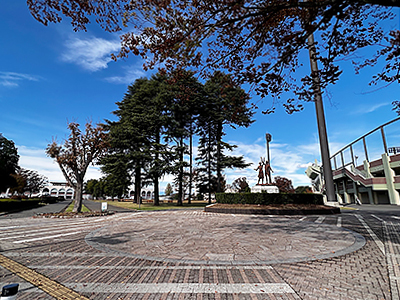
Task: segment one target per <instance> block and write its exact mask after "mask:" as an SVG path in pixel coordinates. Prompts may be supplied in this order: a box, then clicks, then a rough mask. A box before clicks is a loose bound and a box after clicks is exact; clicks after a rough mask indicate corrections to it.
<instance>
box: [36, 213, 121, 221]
mask: <svg viewBox="0 0 400 300" xmlns="http://www.w3.org/2000/svg"><path fill="white" fill-rule="evenodd" d="M113 214H114V212H113V211H106V212H101V211H89V212H82V213H73V212H61V213H52V214H50V213H46V214H37V215H36V216H34V218H52V219H53V218H60V219H72V218H88V217H101V216H108V215H113Z"/></svg>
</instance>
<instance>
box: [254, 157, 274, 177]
mask: <svg viewBox="0 0 400 300" xmlns="http://www.w3.org/2000/svg"><path fill="white" fill-rule="evenodd" d="M260 159H261V161H260V163H259V164H258V167H257V169H254V170H256V171H258V182H257V184H260V180H261V184H264V175H265V183H266V184H270V183H272V180H271V172H274V171H273V170H272V168H271V165H270V163H269V161H265V158H264V157H260Z"/></svg>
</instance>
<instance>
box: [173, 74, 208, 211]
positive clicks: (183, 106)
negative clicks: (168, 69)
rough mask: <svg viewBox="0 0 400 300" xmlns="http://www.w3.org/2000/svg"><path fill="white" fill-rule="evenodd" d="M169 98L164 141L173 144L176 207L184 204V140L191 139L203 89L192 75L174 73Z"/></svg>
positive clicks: (185, 150) (186, 164)
mask: <svg viewBox="0 0 400 300" xmlns="http://www.w3.org/2000/svg"><path fill="white" fill-rule="evenodd" d="M168 83H169V88H170V92H169V97H168V102H167V114H168V116H169V118H168V125H167V128H166V137H167V139H168V141H174V142H175V145H174V146H173V147H172V151H173V154H174V158H175V159H174V161H175V162H174V164H173V173H174V174H175V175H176V180H175V181H176V183H177V185H178V205H182V204H183V198H184V187H183V179H184V175H185V172H184V169H185V167H187V166H188V163H187V162H186V161H185V160H184V155H185V154H188V153H187V145H186V143H185V139H187V138H188V137H189V136H190V133H191V126H192V124H193V121H194V117H195V116H196V115H197V114H198V108H199V102H200V101H201V99H202V97H203V86H202V84H201V83H200V82H199V81H198V80H197V79H196V78H195V77H194V73H193V72H190V71H186V70H182V69H176V70H174V71H173V72H172V73H171V74H170V76H169V78H168Z"/></svg>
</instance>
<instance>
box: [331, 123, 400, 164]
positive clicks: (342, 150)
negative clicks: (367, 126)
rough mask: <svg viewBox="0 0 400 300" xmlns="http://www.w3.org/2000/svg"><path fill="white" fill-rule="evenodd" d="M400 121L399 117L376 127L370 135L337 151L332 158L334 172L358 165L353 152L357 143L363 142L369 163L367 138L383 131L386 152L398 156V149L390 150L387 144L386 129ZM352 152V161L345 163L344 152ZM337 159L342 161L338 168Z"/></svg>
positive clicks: (367, 134)
mask: <svg viewBox="0 0 400 300" xmlns="http://www.w3.org/2000/svg"><path fill="white" fill-rule="evenodd" d="M399 120H400V117H397V118H395V119H393V120H391V121H389V122H387V123H385V124H382V125H380V126H378V127H376V128H375V129H373V130H371V131H369V132H368V133H366V134H364V135H363V136H361V137H359V138H358V139H356V140H354V141H353V142H351V143H350V144H348V145H347V146H345V147H343V148H341V149H340V150H339V151H337V152H336V153H335V154H333V155H332V156H331V158H330V159H331V162H332V160H333V164H332V168H333V169H334V170H338V169H342V168H344V167H346V166H348V165H354V166H355V165H356V163H355V162H354V160H355V159H356V157H355V156H354V151H353V145H354V144H356V143H357V142H359V141H361V140H362V142H363V146H364V155H365V159H366V160H367V161H369V156H368V149H367V143H366V137H368V136H370V135H371V134H373V133H375V132H376V131H378V130H380V131H381V138H382V145H383V149H384V151H385V153H387V154H388V153H394V154H396V150H397V148H398V147H392V148H388V147H387V142H386V135H385V130H384V128H385V127H386V126H388V125H390V124H392V123H395V122H397V121H399ZM347 150H350V155H351V161H350V162H348V163H345V159H344V152H345V151H347ZM337 157H340V161H341V165H339V167H338V163H337Z"/></svg>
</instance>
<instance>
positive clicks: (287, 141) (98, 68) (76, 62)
mask: <svg viewBox="0 0 400 300" xmlns="http://www.w3.org/2000/svg"><path fill="white" fill-rule="evenodd" d="M0 7H1V9H0V32H1V35H0V36H1V37H2V42H1V47H0V57H1V58H0V59H1V63H0V132H1V133H2V134H3V135H4V136H5V137H6V138H8V139H11V140H13V141H14V143H15V144H16V146H17V147H18V152H19V155H20V161H19V164H20V166H22V167H24V168H28V169H33V170H37V171H38V172H39V173H41V174H43V175H46V176H47V177H48V178H49V179H50V181H65V180H64V178H63V176H62V173H61V171H60V170H59V168H58V166H57V164H56V163H55V162H53V161H52V159H50V158H48V157H46V155H45V148H46V146H47V144H49V143H50V142H51V141H52V140H53V139H56V140H57V141H59V142H62V141H63V139H65V138H66V137H67V135H68V130H67V123H68V122H71V121H76V122H78V123H80V124H84V123H86V122H87V121H88V120H92V121H93V122H94V123H97V122H103V121H104V120H105V119H114V118H115V116H114V115H112V111H114V110H116V109H117V106H116V104H115V103H116V102H118V101H120V100H121V99H122V97H123V96H124V94H125V92H126V91H127V86H128V85H129V84H130V83H133V82H134V81H135V80H136V79H138V78H140V77H150V76H151V75H152V74H153V73H154V72H155V71H151V72H145V71H143V69H142V64H143V61H142V60H141V59H140V58H138V57H134V56H133V55H131V56H130V57H129V58H127V59H124V60H119V61H117V62H114V61H113V60H112V59H111V53H115V52H117V51H118V49H119V37H118V35H117V34H115V33H106V32H103V31H102V30H101V29H99V28H98V27H97V26H96V24H93V26H89V28H88V31H87V32H74V31H73V30H72V28H71V26H70V24H69V23H68V21H65V22H63V23H61V24H50V25H49V26H47V27H46V26H44V25H42V24H40V23H39V22H37V21H36V20H34V19H33V17H32V16H31V15H30V13H29V11H28V8H27V6H26V3H25V2H24V1H15V0H3V1H1V4H0ZM395 13H396V14H397V15H398V9H396V10H395ZM391 22H392V23H390V24H388V25H387V26H392V28H398V26H399V23H400V22H399V20H398V16H397V19H395V20H393V21H391ZM375 50H376V49H370V50H368V51H367V50H364V51H363V52H362V55H364V56H366V58H367V56H368V55H371V54H372V53H373V52H374V51H375ZM304 57H305V58H306V57H307V55H304ZM359 57H360V56H359ZM303 63H304V65H305V66H307V65H308V61H307V60H305V61H304V62H303ZM340 65H341V67H342V69H343V74H342V75H341V77H340V79H339V81H338V83H337V84H336V85H333V86H330V87H329V89H328V93H325V94H324V105H325V115H326V122H327V126H328V137H329V142H330V151H331V153H334V152H336V151H337V150H339V149H340V148H341V147H343V146H345V145H346V144H348V143H350V142H352V141H353V140H355V139H357V138H358V137H359V136H361V135H363V134H365V133H366V132H368V131H370V130H372V129H374V128H375V127H377V126H379V125H381V124H383V123H385V122H387V121H389V120H391V119H394V118H395V117H397V115H396V113H395V112H394V111H393V110H392V102H393V101H395V100H399V95H400V88H399V85H398V84H392V85H389V86H388V87H384V88H380V86H369V85H368V83H369V81H370V80H371V78H372V76H373V74H374V73H377V72H378V71H379V70H380V69H381V68H382V64H381V65H379V64H378V65H377V66H375V67H374V68H366V69H364V70H361V72H360V74H359V75H355V72H354V68H353V66H352V64H351V61H350V60H344V61H342V62H341V63H340ZM244 88H245V89H246V88H247V87H246V86H244ZM251 96H252V101H253V102H254V103H256V104H257V106H258V107H260V109H259V110H258V111H257V112H256V114H255V116H254V118H255V120H256V121H255V122H254V123H253V124H252V125H251V126H250V127H249V128H239V129H236V130H234V129H232V128H226V133H227V134H226V136H225V137H224V138H225V140H226V141H228V142H231V143H233V144H235V145H237V148H236V149H235V150H234V151H233V154H234V155H243V156H244V157H245V160H246V161H247V162H249V163H252V165H251V166H250V167H248V168H246V169H244V170H238V169H233V170H230V169H228V170H226V172H225V176H226V178H227V182H228V183H229V184H230V183H231V182H232V181H233V180H235V179H236V178H238V177H246V178H247V179H248V180H249V182H250V184H251V185H252V184H255V183H256V181H257V172H256V171H255V170H254V169H255V168H256V167H257V165H258V162H259V160H260V157H265V156H266V147H265V134H266V133H270V134H271V135H272V142H271V144H270V153H271V165H272V169H273V171H274V173H273V176H283V177H287V178H289V179H291V180H292V181H293V184H294V185H295V186H299V185H310V181H309V179H308V178H307V176H306V175H305V170H306V167H307V166H308V165H309V164H310V163H312V162H314V160H315V159H317V160H318V161H320V160H321V159H320V154H319V153H320V151H319V143H318V132H317V123H316V117H315V108H314V104H313V103H305V104H304V111H302V112H300V113H295V114H293V115H288V114H286V113H285V111H284V109H283V108H282V106H281V105H280V104H277V108H276V112H275V113H274V114H271V115H263V114H262V113H261V110H265V109H267V108H270V106H271V103H272V100H271V99H268V98H264V99H259V98H257V96H256V95H255V94H251ZM394 126H397V127H393V128H392V129H389V131H388V132H389V133H388V135H389V136H388V144H389V145H388V146H389V147H391V146H400V141H398V137H399V130H398V127H399V124H397V125H394ZM374 143H379V139H378V140H376V141H375V140H374V141H371V143H370V144H369V146H370V147H371V149H375V148H374V146H375V144H374ZM371 151H372V152H373V150H371ZM374 153H375V152H374ZM376 153H377V154H376V155H379V151H378V150H377V151H376ZM355 155H357V153H356V154H355ZM101 176H102V174H101V173H100V171H99V169H98V167H96V166H91V167H90V169H89V170H88V173H87V175H86V179H92V178H99V177H101ZM168 182H172V177H171V176H166V177H164V179H163V181H162V183H161V187H160V188H161V191H163V190H164V188H165V185H166V184H167V183H168Z"/></svg>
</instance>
